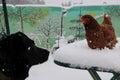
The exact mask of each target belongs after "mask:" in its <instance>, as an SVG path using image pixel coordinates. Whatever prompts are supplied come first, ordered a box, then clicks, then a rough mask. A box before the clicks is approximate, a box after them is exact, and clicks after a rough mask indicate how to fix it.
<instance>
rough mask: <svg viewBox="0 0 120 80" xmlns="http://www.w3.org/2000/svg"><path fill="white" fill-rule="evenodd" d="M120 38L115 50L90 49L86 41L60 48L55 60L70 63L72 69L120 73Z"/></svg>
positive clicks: (55, 54)
mask: <svg viewBox="0 0 120 80" xmlns="http://www.w3.org/2000/svg"><path fill="white" fill-rule="evenodd" d="M119 52H120V38H118V43H117V45H116V47H114V49H112V50H110V49H108V48H105V49H103V50H99V49H90V48H89V47H88V45H87V41H86V40H82V41H77V42H74V43H71V44H68V45H66V46H63V47H60V48H59V49H58V50H56V52H55V53H54V59H55V60H56V61H59V62H63V63H70V64H71V67H82V68H90V67H100V68H102V69H105V70H113V71H116V72H120V64H119V63H120V53H119Z"/></svg>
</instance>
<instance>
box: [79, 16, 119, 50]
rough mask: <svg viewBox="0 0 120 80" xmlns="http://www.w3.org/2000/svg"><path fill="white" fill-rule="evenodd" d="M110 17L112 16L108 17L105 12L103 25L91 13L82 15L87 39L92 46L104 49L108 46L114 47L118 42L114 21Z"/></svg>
mask: <svg viewBox="0 0 120 80" xmlns="http://www.w3.org/2000/svg"><path fill="white" fill-rule="evenodd" d="M109 18H110V17H106V14H105V15H104V21H103V23H102V25H100V24H99V23H98V22H97V21H96V20H95V19H94V18H93V17H92V16H91V15H84V16H82V17H81V20H82V23H83V24H84V27H85V32H86V40H87V43H88V46H89V47H90V48H92V49H96V48H99V49H104V48H105V47H108V48H109V49H112V48H113V47H114V46H115V44H116V43H117V40H116V36H115V32H114V29H113V27H112V22H111V21H110V19H109ZM107 20H108V21H107Z"/></svg>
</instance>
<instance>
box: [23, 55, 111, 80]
mask: <svg viewBox="0 0 120 80" xmlns="http://www.w3.org/2000/svg"><path fill="white" fill-rule="evenodd" d="M53 60H54V58H53V57H52V55H50V56H49V60H48V61H47V62H45V63H43V64H39V65H35V66H33V67H32V68H31V69H30V71H29V77H28V78H26V79H25V80H93V79H92V77H91V76H90V74H89V73H88V71H86V70H79V69H72V68H65V67H61V66H58V65H56V64H55V63H54V62H53ZM98 74H99V75H100V77H101V78H102V80H110V78H111V77H112V76H113V75H112V74H111V73H103V72H98Z"/></svg>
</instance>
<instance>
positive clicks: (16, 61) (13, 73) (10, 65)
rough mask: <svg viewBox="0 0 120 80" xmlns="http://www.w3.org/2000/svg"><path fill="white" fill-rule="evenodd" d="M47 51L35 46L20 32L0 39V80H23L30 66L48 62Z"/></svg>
mask: <svg viewBox="0 0 120 80" xmlns="http://www.w3.org/2000/svg"><path fill="white" fill-rule="evenodd" d="M48 56H49V51H48V50H46V49H42V48H39V47H37V46H35V44H34V41H33V40H31V39H29V38H28V37H27V36H26V35H25V34H23V33H22V32H17V33H15V34H11V35H9V36H6V37H5V38H1V39H0V80H24V79H25V78H26V77H28V71H29V69H30V67H31V66H32V65H36V64H39V63H43V62H45V61H47V60H48Z"/></svg>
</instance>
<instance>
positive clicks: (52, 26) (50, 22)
mask: <svg viewBox="0 0 120 80" xmlns="http://www.w3.org/2000/svg"><path fill="white" fill-rule="evenodd" d="M60 21H61V17H60V16H58V15H50V16H48V17H46V19H45V20H44V21H41V22H40V23H39V25H38V27H37V31H38V32H39V33H40V34H41V35H42V37H44V38H46V42H45V40H44V42H45V45H46V46H45V47H46V48H49V46H50V45H49V44H50V39H51V38H55V37H56V36H57V35H60V30H61V23H60Z"/></svg>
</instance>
